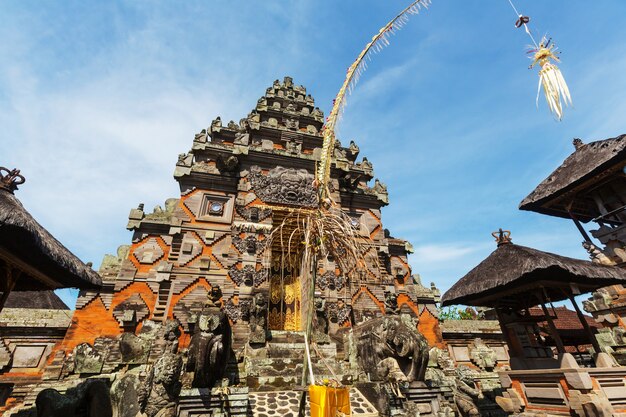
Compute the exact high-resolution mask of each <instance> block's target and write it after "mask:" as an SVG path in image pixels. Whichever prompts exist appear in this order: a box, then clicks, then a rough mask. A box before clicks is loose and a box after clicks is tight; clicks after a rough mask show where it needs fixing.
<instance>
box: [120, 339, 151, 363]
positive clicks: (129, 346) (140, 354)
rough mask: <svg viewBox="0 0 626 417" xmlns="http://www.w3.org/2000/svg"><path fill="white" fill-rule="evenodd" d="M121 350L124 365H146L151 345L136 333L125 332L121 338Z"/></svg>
mask: <svg viewBox="0 0 626 417" xmlns="http://www.w3.org/2000/svg"><path fill="white" fill-rule="evenodd" d="M119 349H120V353H121V354H122V362H123V363H131V364H138V363H145V362H146V360H147V359H148V354H149V353H150V344H149V343H146V340H144V339H142V338H141V337H138V336H136V335H135V333H130V332H125V333H123V334H122V335H121V336H120V340H119Z"/></svg>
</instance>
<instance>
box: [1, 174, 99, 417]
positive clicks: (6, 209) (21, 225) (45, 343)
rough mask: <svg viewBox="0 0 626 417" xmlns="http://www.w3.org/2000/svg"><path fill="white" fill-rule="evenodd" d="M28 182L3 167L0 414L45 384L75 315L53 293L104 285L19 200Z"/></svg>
mask: <svg viewBox="0 0 626 417" xmlns="http://www.w3.org/2000/svg"><path fill="white" fill-rule="evenodd" d="M24 181H25V180H24V177H23V176H22V175H21V174H20V171H19V170H17V169H12V170H9V169H6V168H4V167H0V291H1V293H2V295H1V296H0V414H1V413H2V412H3V411H4V410H3V408H4V407H5V406H9V407H11V406H12V405H15V404H16V397H23V396H25V395H27V393H28V392H30V390H31V388H32V387H33V386H36V385H37V384H38V383H39V382H40V381H41V379H42V378H43V376H44V368H45V365H46V361H47V359H48V358H49V357H50V355H51V352H52V351H53V350H54V349H55V347H56V346H57V344H58V343H60V342H61V341H62V340H63V338H64V336H65V333H66V331H67V329H68V327H69V324H70V321H71V317H72V316H71V312H70V311H69V308H68V307H67V306H66V305H65V304H64V303H63V302H62V301H61V300H60V299H59V297H58V296H57V295H56V294H54V292H53V291H52V290H54V289H57V288H67V287H74V288H83V289H97V288H99V286H100V285H101V283H102V281H101V278H100V276H99V275H98V274H96V272H95V271H93V270H92V269H91V267H90V265H89V264H87V265H86V264H84V263H83V262H81V260H80V259H78V258H77V257H76V256H75V255H74V254H72V253H71V252H70V251H69V250H68V249H67V248H66V247H65V246H63V245H62V244H61V243H60V242H59V241H58V240H56V239H55V238H54V237H53V236H52V235H51V234H50V233H49V232H48V231H47V230H46V229H45V228H43V227H42V226H41V225H40V224H39V223H38V222H37V221H36V220H35V219H34V218H33V217H32V216H31V214H30V213H29V212H28V211H27V210H26V209H25V208H24V206H23V205H22V203H21V202H20V201H19V200H18V199H17V197H16V196H15V194H14V193H15V191H17V189H18V186H19V185H21V184H23V183H24Z"/></svg>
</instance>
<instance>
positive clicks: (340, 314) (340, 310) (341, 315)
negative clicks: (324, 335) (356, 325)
mask: <svg viewBox="0 0 626 417" xmlns="http://www.w3.org/2000/svg"><path fill="white" fill-rule="evenodd" d="M351 313H352V307H350V306H349V305H347V304H346V303H345V302H343V300H339V301H337V324H339V325H342V324H344V323H346V322H348V321H349V320H350V314H351Z"/></svg>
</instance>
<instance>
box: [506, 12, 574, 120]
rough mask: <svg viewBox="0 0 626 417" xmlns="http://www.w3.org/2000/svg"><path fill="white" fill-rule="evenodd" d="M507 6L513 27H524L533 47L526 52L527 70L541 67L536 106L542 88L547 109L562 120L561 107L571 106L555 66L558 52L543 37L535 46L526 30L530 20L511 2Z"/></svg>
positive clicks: (566, 89)
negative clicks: (509, 8)
mask: <svg viewBox="0 0 626 417" xmlns="http://www.w3.org/2000/svg"><path fill="white" fill-rule="evenodd" d="M509 4H510V5H511V7H512V8H513V10H514V11H515V13H516V14H517V16H518V19H517V21H516V22H515V27H517V28H521V27H524V30H525V31H526V33H527V34H528V36H529V37H530V40H531V41H532V42H533V45H532V46H530V48H531V49H530V50H529V51H528V54H530V55H531V57H530V59H532V61H533V62H532V64H530V66H529V68H531V69H532V68H534V67H535V66H537V65H539V66H540V67H541V69H540V70H539V85H538V86H537V99H536V103H537V106H539V95H540V94H541V89H542V88H543V93H544V95H545V96H546V102H547V103H548V108H549V109H550V111H551V112H552V114H553V115H554V116H555V117H556V118H557V119H558V120H561V119H562V118H563V105H566V106H567V105H570V106H571V105H572V96H571V95H570V92H569V88H568V87H567V83H566V82H565V78H563V74H561V70H560V69H559V67H558V66H557V65H556V64H557V63H558V62H561V60H560V59H559V54H560V52H558V48H557V47H556V45H555V44H554V43H553V42H552V39H547V38H546V37H545V36H544V37H543V38H542V39H541V42H539V44H537V42H536V41H535V38H534V37H533V35H532V33H531V32H530V29H529V28H528V23H529V22H530V18H529V17H528V16H524V15H522V14H521V13H519V12H518V11H517V9H516V8H515V5H514V4H513V1H512V0H509Z"/></svg>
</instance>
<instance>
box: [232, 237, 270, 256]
mask: <svg viewBox="0 0 626 417" xmlns="http://www.w3.org/2000/svg"><path fill="white" fill-rule="evenodd" d="M233 245H235V247H236V248H237V249H238V250H239V252H241V253H249V254H252V255H258V254H259V253H261V252H263V249H265V241H262V240H259V239H257V238H256V237H255V236H247V237H246V238H243V239H242V238H240V237H239V236H238V235H235V236H233Z"/></svg>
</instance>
